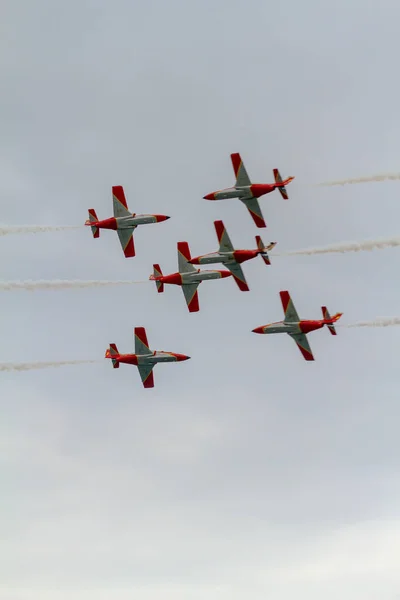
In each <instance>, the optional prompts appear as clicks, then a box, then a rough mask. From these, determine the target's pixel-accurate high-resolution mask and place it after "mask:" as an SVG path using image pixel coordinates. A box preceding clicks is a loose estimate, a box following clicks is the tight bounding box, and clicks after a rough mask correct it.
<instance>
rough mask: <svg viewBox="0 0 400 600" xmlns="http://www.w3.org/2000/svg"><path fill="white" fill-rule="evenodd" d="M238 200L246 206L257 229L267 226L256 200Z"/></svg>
mask: <svg viewBox="0 0 400 600" xmlns="http://www.w3.org/2000/svg"><path fill="white" fill-rule="evenodd" d="M240 200H241V201H242V202H243V204H245V205H246V208H247V210H248V211H249V213H250V215H251V216H252V219H253V221H254V223H255V224H256V225H257V227H266V226H267V225H266V223H265V221H264V217H263V215H262V212H261V208H260V205H259V203H258V200H257V198H240Z"/></svg>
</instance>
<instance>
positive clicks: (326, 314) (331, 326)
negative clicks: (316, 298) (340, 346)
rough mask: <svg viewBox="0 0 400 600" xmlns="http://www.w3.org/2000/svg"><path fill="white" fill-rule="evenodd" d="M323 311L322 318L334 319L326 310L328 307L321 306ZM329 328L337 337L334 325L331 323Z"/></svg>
mask: <svg viewBox="0 0 400 600" xmlns="http://www.w3.org/2000/svg"><path fill="white" fill-rule="evenodd" d="M321 310H322V316H323V317H324V319H331V318H332V317H331V315H330V314H329V311H328V309H327V308H326V306H321ZM327 328H328V329H329V331H330V332H331V334H332V335H337V333H336V329H335V327H334V325H332V324H331V323H330V324H327Z"/></svg>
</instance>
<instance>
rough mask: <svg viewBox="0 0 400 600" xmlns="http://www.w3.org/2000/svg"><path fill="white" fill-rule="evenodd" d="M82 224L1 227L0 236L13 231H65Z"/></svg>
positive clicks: (79, 226) (77, 227)
mask: <svg viewBox="0 0 400 600" xmlns="http://www.w3.org/2000/svg"><path fill="white" fill-rule="evenodd" d="M81 227H82V226H81V225H65V226H61V225H21V226H20V227H0V236H3V235H11V234H13V233H43V232H46V231H64V230H67V229H80V228H81Z"/></svg>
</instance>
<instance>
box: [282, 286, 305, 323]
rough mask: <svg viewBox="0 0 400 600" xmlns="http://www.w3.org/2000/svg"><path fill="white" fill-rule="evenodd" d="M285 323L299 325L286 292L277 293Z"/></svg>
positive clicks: (295, 312)
mask: <svg viewBox="0 0 400 600" xmlns="http://www.w3.org/2000/svg"><path fill="white" fill-rule="evenodd" d="M279 295H280V297H281V302H282V307H283V312H284V313H285V321H286V323H299V322H300V318H299V315H298V314H297V310H296V309H295V307H294V304H293V300H292V299H291V297H290V294H289V292H288V291H284V292H279Z"/></svg>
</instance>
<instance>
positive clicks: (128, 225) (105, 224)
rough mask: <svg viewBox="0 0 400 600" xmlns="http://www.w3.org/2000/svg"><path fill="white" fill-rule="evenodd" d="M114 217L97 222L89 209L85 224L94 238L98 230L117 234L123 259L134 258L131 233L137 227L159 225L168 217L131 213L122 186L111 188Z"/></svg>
mask: <svg viewBox="0 0 400 600" xmlns="http://www.w3.org/2000/svg"><path fill="white" fill-rule="evenodd" d="M112 197H113V208H114V216H113V217H110V218H109V219H104V220H103V221H99V219H98V218H97V214H96V211H95V210H94V208H89V211H88V212H89V219H88V220H87V221H86V222H85V225H88V226H89V227H90V228H91V230H92V234H93V237H94V238H98V237H100V229H112V230H113V231H116V232H117V233H118V237H119V241H120V243H121V246H122V250H123V251H124V254H125V258H132V257H133V256H135V244H134V241H133V232H134V230H135V229H136V227H138V225H147V224H148V223H160V222H161V221H166V220H167V219H169V218H170V217H168V216H167V215H137V214H136V213H131V212H130V211H129V209H128V204H127V202H126V198H125V192H124V188H123V187H122V185H115V186H113V188H112Z"/></svg>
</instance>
